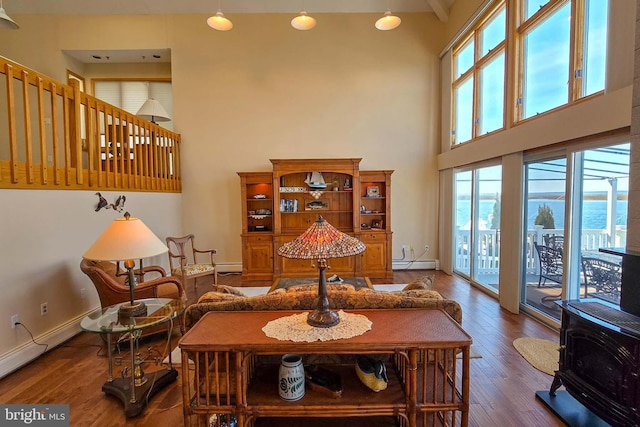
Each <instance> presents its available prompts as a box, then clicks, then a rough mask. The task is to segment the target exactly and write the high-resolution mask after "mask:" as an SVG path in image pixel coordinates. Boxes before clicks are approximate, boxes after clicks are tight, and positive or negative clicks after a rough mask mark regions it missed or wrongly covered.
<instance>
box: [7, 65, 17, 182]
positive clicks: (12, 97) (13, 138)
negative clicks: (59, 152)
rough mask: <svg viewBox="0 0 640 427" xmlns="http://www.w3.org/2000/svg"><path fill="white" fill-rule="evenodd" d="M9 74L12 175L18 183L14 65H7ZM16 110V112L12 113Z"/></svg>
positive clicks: (10, 165)
mask: <svg viewBox="0 0 640 427" xmlns="http://www.w3.org/2000/svg"><path fill="white" fill-rule="evenodd" d="M5 74H6V75H7V107H8V109H9V152H10V156H11V159H10V163H9V167H10V174H11V175H10V176H11V182H12V183H14V184H17V183H18V146H17V143H16V117H15V94H14V92H13V66H11V65H10V64H6V65H5ZM11 112H14V114H11Z"/></svg>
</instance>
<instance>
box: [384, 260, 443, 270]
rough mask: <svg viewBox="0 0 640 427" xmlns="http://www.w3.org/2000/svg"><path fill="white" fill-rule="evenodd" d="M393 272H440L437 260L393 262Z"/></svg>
mask: <svg viewBox="0 0 640 427" xmlns="http://www.w3.org/2000/svg"><path fill="white" fill-rule="evenodd" d="M391 268H392V269H393V270H440V261H439V260H437V259H427V260H415V261H393V263H392V264H391Z"/></svg>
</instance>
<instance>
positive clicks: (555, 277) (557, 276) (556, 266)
mask: <svg viewBox="0 0 640 427" xmlns="http://www.w3.org/2000/svg"><path fill="white" fill-rule="evenodd" d="M534 245H535V247H536V252H537V253H538V262H539V263H540V277H539V278H538V287H542V286H544V285H545V284H546V282H547V280H549V281H551V282H554V283H556V284H558V283H559V284H562V276H563V266H562V258H563V256H562V250H560V249H556V248H552V247H551V246H544V245H539V244H537V243H534Z"/></svg>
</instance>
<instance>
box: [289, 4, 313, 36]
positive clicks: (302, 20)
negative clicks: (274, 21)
mask: <svg viewBox="0 0 640 427" xmlns="http://www.w3.org/2000/svg"><path fill="white" fill-rule="evenodd" d="M291 26H292V27H293V28H295V29H296V30H300V31H306V30H310V29H312V28H313V27H315V26H316V20H315V18H313V17H312V16H309V15H307V12H306V11H305V10H304V9H303V10H302V11H300V14H299V15H298V16H296V17H295V18H293V19H292V20H291Z"/></svg>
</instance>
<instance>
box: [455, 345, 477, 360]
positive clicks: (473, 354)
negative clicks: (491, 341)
mask: <svg viewBox="0 0 640 427" xmlns="http://www.w3.org/2000/svg"><path fill="white" fill-rule="evenodd" d="M456 359H462V353H458V354H456ZM469 359H482V355H481V354H480V352H478V350H476V348H475V347H474V346H471V347H469Z"/></svg>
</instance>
